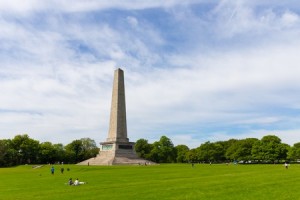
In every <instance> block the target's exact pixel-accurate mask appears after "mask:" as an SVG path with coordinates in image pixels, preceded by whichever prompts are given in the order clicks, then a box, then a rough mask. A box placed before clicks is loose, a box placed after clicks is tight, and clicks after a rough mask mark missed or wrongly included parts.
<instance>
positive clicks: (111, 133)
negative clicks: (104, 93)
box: [78, 68, 155, 165]
mask: <svg viewBox="0 0 300 200" xmlns="http://www.w3.org/2000/svg"><path fill="white" fill-rule="evenodd" d="M144 163H148V164H155V163H154V162H151V161H148V160H145V159H142V158H139V157H138V156H137V154H136V152H135V150H134V142H129V139H128V137H127V122H126V102H125V84H124V72H123V70H121V69H120V68H118V69H116V70H115V73H114V81H113V91H112V100H111V109H110V121H109V130H108V137H107V139H106V141H105V142H101V143H100V152H99V154H98V155H97V157H95V158H90V159H88V160H85V161H82V162H80V163H78V164H79V165H122V164H129V165H132V164H144Z"/></svg>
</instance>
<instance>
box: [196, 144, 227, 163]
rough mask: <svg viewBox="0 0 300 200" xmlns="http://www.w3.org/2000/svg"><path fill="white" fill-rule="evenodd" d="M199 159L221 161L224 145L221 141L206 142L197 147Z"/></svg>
mask: <svg viewBox="0 0 300 200" xmlns="http://www.w3.org/2000/svg"><path fill="white" fill-rule="evenodd" d="M197 151H198V155H199V160H201V161H205V162H211V161H221V158H222V152H223V147H222V145H221V144H220V143H211V142H209V141H208V142H205V143H204V144H201V145H200V147H198V148H197Z"/></svg>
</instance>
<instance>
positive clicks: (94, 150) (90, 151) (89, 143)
mask: <svg viewBox="0 0 300 200" xmlns="http://www.w3.org/2000/svg"><path fill="white" fill-rule="evenodd" d="M80 140H81V143H82V151H83V159H84V160H86V159H89V158H92V157H96V155H97V154H98V153H99V148H98V147H97V145H96V142H95V140H92V139H90V138H81V139H80Z"/></svg>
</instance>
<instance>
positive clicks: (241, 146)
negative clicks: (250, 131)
mask: <svg viewBox="0 0 300 200" xmlns="http://www.w3.org/2000/svg"><path fill="white" fill-rule="evenodd" d="M257 141H258V139H256V138H246V139H243V140H236V142H234V143H232V145H231V146H230V147H229V148H228V149H227V151H226V157H227V158H229V159H230V160H253V158H252V146H253V144H254V143H255V142H257Z"/></svg>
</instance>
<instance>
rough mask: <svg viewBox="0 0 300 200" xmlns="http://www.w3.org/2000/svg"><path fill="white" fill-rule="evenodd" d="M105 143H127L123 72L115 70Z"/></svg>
mask: <svg viewBox="0 0 300 200" xmlns="http://www.w3.org/2000/svg"><path fill="white" fill-rule="evenodd" d="M106 141H107V142H112V141H115V142H129V139H128V138H127V123H126V103H125V86H124V72H123V70H121V69H117V70H115V74H114V84H113V92H112V100H111V110H110V123H109V131H108V138H107V140H106Z"/></svg>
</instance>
